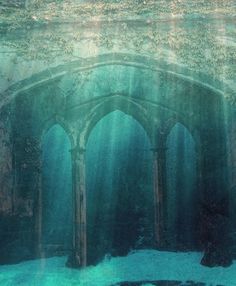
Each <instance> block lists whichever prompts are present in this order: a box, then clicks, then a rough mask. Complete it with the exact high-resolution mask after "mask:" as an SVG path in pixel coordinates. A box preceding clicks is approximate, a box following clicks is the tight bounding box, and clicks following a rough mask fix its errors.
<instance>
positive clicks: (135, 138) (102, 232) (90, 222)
mask: <svg viewBox="0 0 236 286" xmlns="http://www.w3.org/2000/svg"><path fill="white" fill-rule="evenodd" d="M150 149H151V146H150V142H149V138H148V136H147V134H146V132H145V130H144V129H143V128H142V127H141V125H140V124H139V123H138V122H137V121H136V120H135V119H133V118H132V117H131V116H128V115H126V114H124V113H123V112H121V111H113V112H111V113H110V114H108V115H106V116H105V117H103V119H101V120H100V121H99V122H98V123H97V125H96V126H95V127H94V128H93V130H92V132H91V134H90V136H89V138H88V143H87V148H86V150H87V151H86V178H87V245H88V263H89V264H91V263H96V262H98V261H99V260H101V259H102V258H103V257H104V255H106V254H108V255H112V256H117V255H126V254H127V253H128V252H129V251H130V250H132V249H143V248H152V247H153V241H154V233H153V232H154V199H153V186H152V153H151V151H150Z"/></svg>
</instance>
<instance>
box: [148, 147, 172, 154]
mask: <svg viewBox="0 0 236 286" xmlns="http://www.w3.org/2000/svg"><path fill="white" fill-rule="evenodd" d="M166 150H168V148H167V147H164V146H161V147H153V148H150V151H152V152H153V153H159V152H163V151H166Z"/></svg>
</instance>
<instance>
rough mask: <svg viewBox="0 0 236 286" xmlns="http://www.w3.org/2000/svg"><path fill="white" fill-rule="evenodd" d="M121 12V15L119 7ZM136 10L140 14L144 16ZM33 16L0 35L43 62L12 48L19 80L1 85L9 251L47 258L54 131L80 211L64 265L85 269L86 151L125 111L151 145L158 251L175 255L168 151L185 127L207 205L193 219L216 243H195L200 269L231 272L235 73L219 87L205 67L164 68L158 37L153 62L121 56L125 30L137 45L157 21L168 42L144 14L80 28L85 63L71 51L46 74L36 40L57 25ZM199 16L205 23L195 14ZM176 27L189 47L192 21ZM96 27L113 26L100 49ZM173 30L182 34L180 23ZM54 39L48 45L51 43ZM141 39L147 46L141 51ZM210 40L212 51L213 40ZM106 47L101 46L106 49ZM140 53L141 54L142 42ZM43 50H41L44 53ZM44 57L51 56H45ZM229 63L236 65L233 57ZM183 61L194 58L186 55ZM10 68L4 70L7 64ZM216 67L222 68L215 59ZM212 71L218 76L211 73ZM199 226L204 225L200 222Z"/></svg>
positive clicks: (127, 53)
mask: <svg viewBox="0 0 236 286" xmlns="http://www.w3.org/2000/svg"><path fill="white" fill-rule="evenodd" d="M173 2H174V1H173ZM189 2H191V1H189ZM229 2H230V1H229ZM78 5H82V4H78ZM116 5H118V4H116ZM137 5H141V4H137ZM83 7H84V6H83ZM108 7H109V4H108ZM115 7H116V6H115ZM224 8H225V9H226V12H225V15H223V16H222V19H223V20H222V19H221V20H222V21H223V22H224V25H225V26H226V27H228V26H230V25H232V22H233V20H232V18H230V16H229V15H228V14H227V13H228V10H227V9H230V3H229V8H228V7H224ZM86 9H87V8H86ZM111 9H113V8H111ZM117 9H120V8H119V6H118V8H117ZM140 9H141V10H142V9H143V6H141V8H140ZM189 9H191V7H189ZM222 9H223V8H222ZM4 11H5V10H4ZM86 11H87V10H86ZM89 11H90V10H89ZM122 11H123V10H122V9H121V10H119V12H120V13H122ZM210 11H211V10H210ZM34 12H35V11H34V10H32V11H31V10H28V13H30V15H31V16H30V17H31V21H32V23H31V22H30V23H29V24H27V23H26V22H25V23H24V22H23V24H22V23H21V24H22V25H26V26H23V27H22V28H21V27H20V28H17V27H16V28H14V29H12V31H11V30H10V29H9V26H7V25H13V23H10V24H9V23H6V27H7V28H8V33H5V34H4V32H6V31H5V30H4V29H3V30H2V33H3V35H4V37H5V38H4V39H5V41H6V43H8V44H9V43H10V42H11V41H12V42H13V43H14V41H16V37H17V36H16V34H17V31H18V30H17V29H20V31H21V32H22V35H23V37H24V36H25V35H27V37H28V36H29V35H28V34H29V33H31V34H30V37H32V38H31V40H32V42H31V43H30V45H29V47H28V46H27V48H26V49H31V48H32V50H31V52H32V53H30V54H27V55H26V58H27V57H29V56H30V57H31V61H32V62H34V61H35V63H37V61H38V63H39V67H38V70H37V69H36V70H33V68H32V67H30V65H29V63H27V61H26V60H25V58H24V55H22V56H21V51H20V50H21V49H22V45H21V42H20V43H18V44H19V46H17V47H18V49H19V52H20V54H19V55H18V54H17V53H18V51H17V50H16V51H12V47H14V45H12V46H11V47H9V50H8V51H6V52H4V53H5V54H7V55H8V52H9V58H10V55H11V54H12V53H13V52H14V53H16V54H17V56H16V57H15V58H14V60H15V61H16V63H15V69H16V71H17V72H19V74H16V75H14V77H15V78H14V77H12V78H11V79H10V84H8V83H7V80H6V79H5V78H4V76H3V75H1V77H2V88H1V90H2V91H1V97H0V107H1V113H0V116H1V121H0V124H1V133H0V142H1V157H2V159H1V162H0V167H1V170H2V172H1V177H0V180H1V181H0V182H1V195H0V197H1V203H0V211H1V216H2V217H1V224H2V225H4V222H7V223H8V224H12V225H14V224H15V225H17V227H16V233H17V234H15V236H14V237H12V236H10V235H9V234H7V231H6V233H4V238H5V240H8V239H11V240H12V244H9V245H7V251H8V249H9V248H10V247H11V245H13V247H14V241H15V240H18V241H20V244H21V245H22V247H24V248H25V249H27V250H28V252H29V253H31V255H32V256H31V257H41V256H42V254H43V250H42V212H43V205H42V182H41V181H42V162H41V160H42V148H41V145H42V140H43V137H44V135H45V133H46V132H47V131H48V130H49V129H50V128H51V127H52V126H53V125H55V124H59V125H60V126H61V127H62V128H63V129H64V130H65V132H66V133H67V135H68V137H69V139H70V143H71V147H72V148H71V161H72V186H73V187H72V191H73V204H74V205H73V220H72V221H71V224H73V239H72V241H71V244H72V254H71V255H70V257H69V260H68V265H69V266H72V267H84V266H86V265H87V239H86V235H87V233H86V184H85V180H86V173H85V153H86V144H87V140H88V137H89V135H90V133H91V131H92V130H93V128H94V126H95V125H96V124H97V123H98V122H99V121H100V120H101V119H102V118H103V117H104V116H106V115H107V114H109V113H111V112H113V111H115V110H120V111H122V112H124V113H125V114H128V115H130V116H132V117H133V118H134V119H135V120H136V121H137V122H138V123H139V124H140V125H141V126H142V127H143V128H144V130H145V131H146V133H147V134H148V137H149V139H150V142H151V145H152V148H151V150H150V151H152V153H153V158H154V160H153V162H154V163H153V164H154V165H153V172H154V179H153V192H154V200H155V204H154V205H155V218H153V220H154V222H155V246H156V248H157V249H161V250H169V243H168V241H169V240H170V237H171V236H173V235H174V234H173V233H171V232H170V230H169V228H168V224H169V222H168V212H169V211H170V210H169V209H168V208H167V199H168V198H167V196H166V181H167V177H166V151H167V136H168V134H169V133H170V131H171V130H172V128H173V127H174V126H175V125H176V124H177V123H181V124H182V125H183V126H184V127H185V128H186V129H187V130H188V131H189V132H190V133H191V135H192V137H193V139H194V142H195V146H196V154H197V190H198V198H197V199H198V205H201V204H203V205H204V207H203V210H202V211H201V209H200V208H199V207H198V206H196V209H195V210H193V212H196V215H197V217H198V219H199V221H201V222H202V223H201V228H203V229H204V230H205V232H206V237H214V239H213V241H212V242H211V243H212V244H213V245H212V246H210V247H209V245H208V244H209V241H208V240H207V239H206V237H203V238H202V237H200V235H199V237H197V240H198V241H199V242H200V241H201V249H203V250H205V255H204V257H203V260H202V263H203V264H205V265H208V266H215V265H223V266H227V265H229V264H230V263H231V259H232V257H231V255H230V252H231V253H232V254H233V255H235V253H234V244H235V243H234V242H233V240H234V239H235V237H233V238H232V239H231V240H230V239H229V238H230V237H231V234H232V233H233V232H234V231H235V215H234V210H235V206H236V205H235V198H234V197H235V195H234V194H233V189H234V188H235V183H236V181H235V176H234V172H235V159H234V157H235V154H234V153H235V152H234V149H235V142H236V141H235V128H236V126H235V123H234V119H235V107H234V106H232V104H230V103H232V101H234V100H233V98H234V96H235V85H233V83H232V81H233V79H232V78H233V77H235V73H234V75H233V76H232V73H231V74H230V73H229V74H226V73H225V74H223V75H221V74H219V78H217V76H213V75H212V74H211V73H212V71H209V70H207V67H206V70H204V69H205V68H204V66H201V64H199V66H200V67H195V66H194V65H192V66H191V63H189V66H188V65H187V64H186V63H182V62H181V60H180V61H179V62H178V61H176V62H174V61H172V62H168V61H169V59H168V56H167V54H168V51H167V50H166V49H165V47H164V48H163V47H162V48H163V49H161V50H160V54H161V58H159V56H158V52H157V54H154V53H153V50H152V49H153V45H157V46H158V45H159V40H160V41H161V38H160V39H159V38H158V36H157V39H155V38H154V37H155V33H154V34H153V35H152V36H150V35H149V36H150V37H153V39H152V38H150V39H151V42H150V43H149V42H148V43H147V45H148V48H147V49H149V48H150V50H149V52H148V53H146V52H145V51H144V52H143V49H145V44H143V45H144V47H143V49H142V48H141V49H140V50H136V51H134V50H133V49H134V47H135V45H136V44H135V42H134V43H132V44H133V46H132V47H127V46H126V47H125V48H124V49H122V50H119V48H118V49H116V47H115V45H116V41H118V40H119V39H120V38H122V33H119V31H118V30H119V29H121V28H122V29H123V28H124V29H125V31H126V33H127V34H128V33H129V31H131V33H133V35H134V34H135V35H136V34H139V33H140V31H139V29H144V31H149V30H150V29H153V27H151V28H150V27H149V25H150V21H151V22H153V23H155V25H157V26H158V27H159V28H160V27H161V29H162V30H163V33H165V32H166V31H164V30H165V29H166V28H165V26H164V24H163V19H162V16H155V17H153V18H152V17H151V16H150V19H151V20H148V19H143V18H142V17H143V16H142V15H138V13H137V14H135V16H134V17H133V18H132V19H131V20H129V19H126V18H124V19H123V18H122V19H123V20H122V21H121V22H120V23H118V24H117V25H116V24H115V20H114V22H112V21H110V20H109V19H108V20H107V22H106V21H105V24H104V22H103V21H104V20H101V23H100V22H98V20H96V19H94V20H93V18H92V20H91V22H86V21H85V22H82V23H80V22H79V23H78V22H76V27H77V28H79V27H80V28H81V30H82V31H85V32H84V34H86V33H87V37H88V39H86V38H83V37H82V38H81V39H77V38H76V35H74V36H73V37H74V39H73V40H74V41H75V44H74V45H75V46H76V45H78V46H76V47H74V48H75V50H76V51H80V50H83V56H78V54H80V53H79V52H78V54H77V52H74V54H73V53H72V54H70V55H69V56H68V55H67V52H68V50H66V52H65V53H66V55H58V58H57V60H55V61H54V62H53V63H52V64H51V63H50V64H48V65H47V66H45V64H44V62H43V61H44V60H45V59H40V58H39V59H37V58H34V56H35V57H37V55H38V56H39V57H40V53H41V52H42V51H38V53H37V51H36V53H35V54H34V53H33V52H34V51H33V50H34V49H37V47H36V46H35V43H34V42H33V38H35V35H37V33H38V35H40V37H44V38H45V39H46V40H45V41H47V39H49V40H52V41H53V37H55V39H56V37H57V36H56V32H55V31H54V29H55V26H54V20H52V22H50V21H51V20H50V21H49V20H47V19H46V18H45V17H46V16H45V15H43V16H42V19H43V20H42V23H41V20H40V19H39V17H40V15H38V14H37V12H35V14H36V16H34ZM90 12H91V11H90ZM17 13H18V12H17ZM55 13H56V12H55ZM108 13H109V12H108ZM198 13H199V15H200V12H199V11H198ZM169 16H170V15H169V14H168V16H166V17H167V18H168V19H169V20H168V21H170V26H172V25H173V22H172V20H170V18H169ZM50 17H51V16H50ZM199 17H200V16H199ZM209 17H210V16H209ZM208 20H209V22H210V21H215V22H216V23H214V25H215V26H217V25H218V24H217V23H218V22H217V21H220V20H217V19H216V20H212V19H208ZM13 21H14V18H13ZM55 21H56V20H55ZM73 21H74V20H72V23H69V24H68V23H66V22H63V23H62V24H61V26H60V28H59V29H60V33H62V34H66V33H67V32H68V35H70V36H71V35H73V32H71V30H72V29H73V25H74V24H73ZM93 21H94V22H93ZM132 21H133V22H132ZM174 21H176V22H178V25H179V26H181V27H182V29H183V31H184V32H185V35H184V37H185V38H186V39H188V37H190V34H191V33H192V32H191V31H187V28H186V22H187V21H189V19H188V18H186V19H185V18H181V17H180V18H176V19H175V20H174ZM192 21H194V20H192ZM196 21H197V20H196ZM6 22H7V21H6ZM16 24H17V23H16ZM133 24H135V25H133ZM207 24H209V23H207ZM27 25H28V26H27ZM44 25H46V27H47V30H45V34H44V32H42V30H41V28H42V27H43V26H44ZM99 25H101V26H103V25H107V27H108V28H109V29H108V31H105V30H104V29H105V28H101V27H100V29H101V32H100V33H101V34H102V35H104V37H103V38H102V39H99V40H98V41H97V42H96V36H97V35H100V37H101V34H99ZM153 25H154V24H153ZM175 25H177V24H176V23H175ZM209 25H210V24H209ZM227 25H228V26H227ZM140 26H141V28H140ZM219 26H220V24H219ZM25 27H26V30H25ZM27 27H28V28H27ZM217 27H218V26H217ZM21 29H22V30H21ZM135 29H136V30H135ZM176 29H177V28H176ZM179 29H180V28H179ZM192 29H193V30H194V29H196V27H195V26H194V25H193V26H192ZM212 30H213V28H212ZM112 31H114V33H115V35H114V37H117V38H116V39H114V43H113V45H114V46H113V45H112V44H111V43H110V42H109V41H111V37H112V36H111V34H109V35H108V36H107V33H112ZM174 31H175V30H174ZM49 32H50V33H51V34H50V35H52V36H51V37H52V38H50V37H49V35H48V33H49ZM211 32H212V31H211V30H210V33H211ZM82 33H83V32H82ZM93 33H94V34H95V38H94V35H92V34H93ZM141 33H142V32H141ZM145 33H146V32H145ZM177 33H179V31H178V29H177V30H176V35H177ZM68 35H66V36H68ZM145 35H146V34H145ZM90 37H91V39H90ZM145 37H146V36H144V39H143V41H145ZM180 37H181V36H180ZM216 37H217V36H216ZM158 39H159V40H158ZM31 40H30V41H31ZM67 40H68V39H67ZM67 40H61V42H60V43H59V44H58V43H57V44H58V45H59V47H60V49H66V41H67ZM126 40H127V39H125V41H126ZM136 40H137V39H136ZM164 40H165V39H163V41H164ZM204 40H206V41H208V39H204ZM86 41H91V42H89V43H87V45H88V47H90V49H92V50H95V53H94V54H93V52H91V54H89V53H90V51H88V54H86V52H87V51H84V45H85V44H86ZM102 41H103V42H104V45H103V46H102V44H101V42H102ZM173 41H174V40H173ZM196 41H197V40H196ZM210 41H211V39H209V42H207V43H208V44H209V49H206V53H205V56H206V58H205V62H206V66H207V65H208V64H207V61H208V57H214V56H212V55H211V43H210ZM140 43H141V44H142V42H140ZM132 44H131V45H132ZM175 44H176V43H173V46H172V44H171V43H170V44H169V45H170V46H169V48H170V50H171V49H172V52H176V55H177V57H178V43H177V44H176V45H175ZM1 45H2V46H1V51H0V52H3V51H4V43H3V44H1ZM60 45H61V46H60ZM160 45H162V43H160ZM179 45H181V43H179ZM225 45H226V46H227V41H225ZM234 45H235V43H234ZM8 46H9V45H8ZM101 46H102V47H101ZM57 48H58V46H57ZM69 48H70V47H68V49H69ZM185 48H186V47H185ZM202 48H203V47H202ZM39 49H42V46H40V47H39ZM225 49H226V48H225ZM187 50H188V49H187ZM207 51H208V52H207ZM213 51H214V48H213ZM44 52H45V53H47V50H46V48H45V51H44ZM165 52H167V54H165ZM185 52H186V51H185ZM53 53H54V51H52V54H51V55H50V56H51V57H54V56H55V54H53ZM169 53H170V52H169ZM231 53H232V55H234V56H235V48H234V50H233V51H232V52H231ZM163 55H164V57H163ZM201 56H202V55H201V54H200V55H197V57H201ZM1 57H3V56H1ZM21 57H22V58H21ZM67 57H68V58H67ZM184 57H185V58H188V57H190V56H189V54H188V51H187V52H186V55H184ZM232 57H233V56H232ZM41 61H42V62H41ZM189 61H190V58H189ZM199 61H201V59H199ZM213 61H214V59H211V63H212V62H213ZM193 62H194V59H193ZM209 62H210V60H209ZM3 63H4V60H3ZM6 64H8V62H7V60H6ZM21 64H22V65H21ZM215 64H216V65H217V59H216V63H215ZM226 64H228V66H227V68H226V70H230V68H231V66H230V64H231V63H230V62H227V63H226ZM210 66H211V65H210ZM211 68H212V70H213V71H214V67H213V64H212V66H211ZM1 70H2V69H1ZM6 72H7V71H6ZM17 72H16V73H17ZM21 73H22V74H21ZM2 74H3V73H2ZM9 76H10V75H9ZM223 76H226V77H227V76H228V78H226V79H224V78H223ZM11 81H12V82H11ZM226 97H228V98H226ZM229 99H230V100H229ZM212 209H214V210H215V212H216V214H217V215H216V217H214V218H212V217H211V214H209V213H211V210H212ZM16 217H17V218H18V219H17V222H16V221H15V218H16ZM203 217H205V220H202V218H203ZM18 220H19V221H18ZM222 220H223V223H222ZM209 221H210V222H209ZM212 222H213V227H212ZM224 222H225V223H224ZM222 225H223V227H222ZM3 229H6V227H5V228H4V227H3ZM216 236H218V237H216ZM9 237H10V238H9ZM199 244H200V243H199ZM176 247H177V246H176ZM16 249H17V247H16ZM176 249H177V248H176ZM172 250H173V249H172ZM6 257H7V256H5V257H4V255H3V257H2V258H1V260H2V262H3V263H4V262H5V261H7V258H6ZM22 259H25V257H24V255H23V257H17V258H14V257H13V258H12V260H11V261H10V262H15V261H19V260H22Z"/></svg>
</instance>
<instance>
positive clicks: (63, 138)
mask: <svg viewBox="0 0 236 286" xmlns="http://www.w3.org/2000/svg"><path fill="white" fill-rule="evenodd" d="M70 149H71V143H70V140H69V138H68V136H67V134H66V132H65V131H64V129H63V128H62V127H61V126H60V125H58V124H56V125H54V126H53V127H52V128H51V129H50V130H49V131H48V132H47V133H46V135H45V137H44V139H43V144H42V151H43V158H42V159H43V160H42V164H43V165H42V202H43V206H42V247H43V251H44V253H45V255H46V256H51V255H64V254H66V253H68V252H69V251H70V250H71V245H72V227H73V220H72V177H71V154H70V152H69V150H70Z"/></svg>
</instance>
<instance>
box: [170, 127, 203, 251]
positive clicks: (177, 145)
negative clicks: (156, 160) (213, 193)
mask: <svg viewBox="0 0 236 286" xmlns="http://www.w3.org/2000/svg"><path fill="white" fill-rule="evenodd" d="M166 145H167V154H166V171H167V178H166V181H167V189H166V191H167V195H166V200H167V202H166V206H167V232H168V244H169V247H170V248H171V249H172V248H173V249H181V250H191V249H195V248H196V240H199V234H198V233H197V230H198V225H197V217H199V210H198V208H199V198H198V195H197V194H198V192H199V190H197V183H198V182H197V180H198V174H197V171H198V168H197V153H196V144H195V142H194V139H193V137H192V135H191V133H190V132H189V131H188V129H187V128H186V127H185V126H184V125H182V124H180V123H177V124H175V126H174V127H173V128H172V129H171V131H170V133H169V135H168V137H167V144H166ZM197 234H198V236H197ZM198 243H199V241H198Z"/></svg>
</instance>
